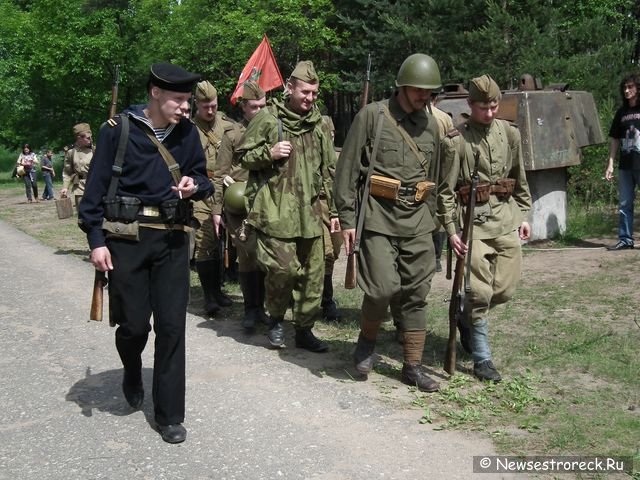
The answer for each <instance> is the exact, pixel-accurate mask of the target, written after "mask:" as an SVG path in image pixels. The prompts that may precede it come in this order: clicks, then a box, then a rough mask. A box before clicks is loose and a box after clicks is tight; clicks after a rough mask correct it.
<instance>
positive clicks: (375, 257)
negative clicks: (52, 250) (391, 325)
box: [335, 53, 442, 392]
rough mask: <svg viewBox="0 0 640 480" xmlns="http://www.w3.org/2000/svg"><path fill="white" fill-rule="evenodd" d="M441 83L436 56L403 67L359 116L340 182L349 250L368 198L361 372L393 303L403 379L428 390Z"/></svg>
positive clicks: (358, 355)
mask: <svg viewBox="0 0 640 480" xmlns="http://www.w3.org/2000/svg"><path fill="white" fill-rule="evenodd" d="M441 84H442V83H441V80H440V70H439V69H438V65H437V64H436V62H435V61H434V60H433V58H431V57H430V56H428V55H424V54H422V53H416V54H413V55H410V56H409V57H407V58H406V59H405V61H404V62H403V63H402V65H401V66H400V69H399V70H398V75H397V76H396V86H397V90H396V91H395V93H394V94H393V95H392V96H391V97H390V98H389V99H388V100H384V101H382V102H375V103H372V104H369V105H367V106H366V107H365V108H363V109H362V110H360V112H359V113H358V115H356V117H355V119H354V121H353V124H352V125H351V128H350V129H349V133H348V134H347V138H346V139H345V141H344V145H343V146H342V152H341V153H340V159H339V160H338V166H337V169H336V180H335V199H336V206H337V207H338V212H339V214H340V224H341V225H342V227H343V230H342V235H343V238H344V242H345V250H346V252H347V254H348V253H350V252H351V251H352V250H353V246H354V242H355V238H356V227H357V226H358V225H357V218H358V214H359V213H358V212H357V210H356V205H357V204H358V203H359V202H360V206H359V208H364V209H365V210H364V220H363V226H362V228H361V231H360V232H357V233H358V234H359V235H360V251H359V255H358V262H357V264H358V286H359V287H360V288H361V289H362V291H363V292H364V298H363V301H362V317H361V321H360V335H359V337H358V343H357V345H356V349H355V352H354V354H353V360H354V363H355V367H356V370H357V371H358V372H359V373H360V374H362V375H365V376H366V375H368V374H369V372H370V371H371V369H372V368H373V363H374V349H375V345H376V339H377V336H378V331H379V329H380V325H381V324H382V322H383V321H384V320H385V316H386V312H387V310H388V309H389V308H390V309H391V314H392V316H393V318H394V321H396V322H398V326H399V329H400V331H401V332H402V337H403V338H402V340H403V342H402V344H403V350H404V351H403V357H404V358H403V365H402V373H401V380H402V382H403V383H405V384H407V385H412V386H416V387H418V389H420V390H421V391H425V392H434V391H436V390H438V388H439V385H438V383H437V382H436V381H435V380H433V379H432V378H430V377H429V376H428V375H427V374H426V373H425V372H424V371H423V370H422V365H421V364H422V353H423V350H424V344H425V339H426V335H427V312H426V308H427V301H426V298H427V294H428V293H429V290H430V288H431V279H432V278H433V275H434V273H435V266H436V265H435V254H434V247H433V240H432V237H431V234H432V233H433V232H434V231H435V230H436V221H435V198H434V195H433V194H432V193H433V190H434V188H433V187H434V186H435V182H436V181H437V172H438V168H439V155H438V145H439V142H440V135H439V132H438V125H437V122H436V120H435V118H434V117H433V116H432V115H430V114H429V113H428V112H427V110H426V106H427V104H428V102H429V101H430V98H431V91H432V90H434V89H437V88H440V86H441ZM374 145H376V147H374ZM374 149H375V151H374ZM374 157H375V158H374ZM372 158H373V160H372ZM369 165H372V167H371V168H372V170H371V169H369ZM363 171H364V172H368V173H367V174H368V175H371V178H372V188H371V190H370V192H369V196H368V198H364V199H362V200H361V201H360V200H359V199H358V190H359V188H360V187H361V181H362V176H363ZM385 185H387V186H390V187H391V189H387V188H385ZM394 185H395V187H394Z"/></svg>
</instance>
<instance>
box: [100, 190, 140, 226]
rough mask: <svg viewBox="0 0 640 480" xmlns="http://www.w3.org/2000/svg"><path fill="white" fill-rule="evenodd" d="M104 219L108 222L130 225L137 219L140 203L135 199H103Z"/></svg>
mask: <svg viewBox="0 0 640 480" xmlns="http://www.w3.org/2000/svg"><path fill="white" fill-rule="evenodd" d="M102 201H103V204H104V218H105V219H106V220H107V221H109V222H122V223H130V222H133V221H135V220H136V219H137V217H138V212H139V211H140V207H141V205H142V202H140V200H139V199H138V198H136V197H118V196H116V197H112V198H107V197H103V199H102Z"/></svg>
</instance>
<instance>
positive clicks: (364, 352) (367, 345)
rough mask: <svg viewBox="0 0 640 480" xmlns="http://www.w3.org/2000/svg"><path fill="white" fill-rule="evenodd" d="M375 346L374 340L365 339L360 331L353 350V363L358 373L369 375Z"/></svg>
mask: <svg viewBox="0 0 640 480" xmlns="http://www.w3.org/2000/svg"><path fill="white" fill-rule="evenodd" d="M375 348H376V341H375V340H367V339H366V338H365V337H364V335H363V334H362V332H360V335H358V343H357V344H356V349H355V350H354V352H353V364H354V365H355V367H356V370H357V371H358V373H359V374H361V375H364V376H365V377H366V376H367V375H369V372H371V369H372V368H373V360H374V358H373V352H374V350H375Z"/></svg>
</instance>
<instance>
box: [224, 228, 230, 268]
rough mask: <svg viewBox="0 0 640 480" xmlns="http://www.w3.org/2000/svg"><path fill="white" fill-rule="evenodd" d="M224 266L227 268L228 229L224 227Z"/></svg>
mask: <svg viewBox="0 0 640 480" xmlns="http://www.w3.org/2000/svg"><path fill="white" fill-rule="evenodd" d="M224 268H229V230H227V229H226V228H225V229H224Z"/></svg>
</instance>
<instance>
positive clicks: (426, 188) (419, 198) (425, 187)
mask: <svg viewBox="0 0 640 480" xmlns="http://www.w3.org/2000/svg"><path fill="white" fill-rule="evenodd" d="M434 188H436V184H435V183H433V182H428V181H423V182H418V183H416V197H415V198H416V202H426V201H427V198H429V195H430V194H431V192H432V191H433V189H434Z"/></svg>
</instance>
